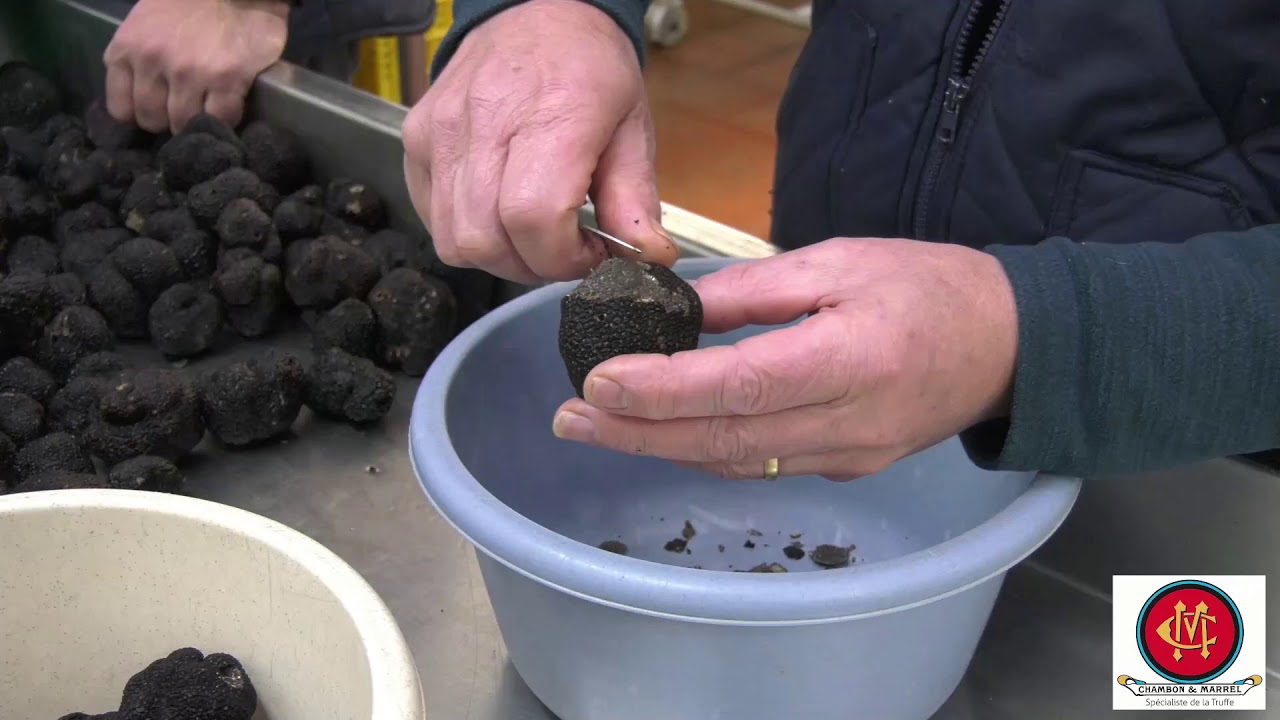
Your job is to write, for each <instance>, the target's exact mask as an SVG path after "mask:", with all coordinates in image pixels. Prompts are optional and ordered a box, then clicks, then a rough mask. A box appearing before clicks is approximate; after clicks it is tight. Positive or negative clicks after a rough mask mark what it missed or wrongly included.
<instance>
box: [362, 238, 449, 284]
mask: <svg viewBox="0 0 1280 720" xmlns="http://www.w3.org/2000/svg"><path fill="white" fill-rule="evenodd" d="M360 247H361V249H363V250H364V251H365V252H367V253H369V256H370V257H372V258H373V259H374V260H375V261H376V262H377V263H378V268H379V269H380V270H381V271H382V274H383V275H385V274H387V273H389V272H391V271H392V270H395V269H396V268H402V267H403V268H409V269H411V270H417V271H418V272H426V271H427V270H429V269H430V268H431V260H432V255H431V252H430V251H429V250H428V249H427V246H426V244H425V243H423V242H421V241H420V240H418V238H415V237H413V236H411V235H409V234H408V233H403V232H400V231H399V230H393V229H391V228H386V229H384V230H379V231H378V232H376V233H374V234H372V235H370V236H369V237H368V238H366V239H365V240H364V242H363V243H362V244H361V246H360Z"/></svg>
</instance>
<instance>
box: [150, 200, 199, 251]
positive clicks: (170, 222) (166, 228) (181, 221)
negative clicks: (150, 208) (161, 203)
mask: <svg viewBox="0 0 1280 720" xmlns="http://www.w3.org/2000/svg"><path fill="white" fill-rule="evenodd" d="M199 229H200V225H199V224H198V223H196V219H195V218H193V217H191V212H190V211H189V210H187V208H186V207H185V206H184V207H176V208H165V209H164V210H157V211H156V212H153V213H151V214H150V215H146V216H144V217H143V218H142V224H141V226H140V227H139V228H138V234H139V235H143V236H145V237H149V238H153V239H155V240H159V241H160V242H162V243H170V242H173V241H174V240H175V239H177V238H178V237H180V236H181V235H182V234H183V233H186V232H189V231H191V230H199Z"/></svg>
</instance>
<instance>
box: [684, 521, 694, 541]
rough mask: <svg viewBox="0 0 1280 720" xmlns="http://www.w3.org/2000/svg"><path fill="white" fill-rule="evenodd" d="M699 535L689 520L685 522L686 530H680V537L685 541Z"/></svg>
mask: <svg viewBox="0 0 1280 720" xmlns="http://www.w3.org/2000/svg"><path fill="white" fill-rule="evenodd" d="M697 534H698V531H697V530H696V529H694V527H693V523H691V522H689V521H688V520H685V521H684V528H683V529H681V530H680V536H681V537H683V538H684V539H685V540H692V539H693V537H694V536H695V535H697Z"/></svg>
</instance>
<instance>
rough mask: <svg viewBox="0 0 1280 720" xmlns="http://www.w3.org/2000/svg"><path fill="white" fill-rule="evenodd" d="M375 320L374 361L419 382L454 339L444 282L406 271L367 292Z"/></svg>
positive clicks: (453, 308) (453, 311)
mask: <svg viewBox="0 0 1280 720" xmlns="http://www.w3.org/2000/svg"><path fill="white" fill-rule="evenodd" d="M368 302H369V307H370V308H372V309H373V314H374V316H375V317H377V319H378V348H377V358H378V361H379V362H380V363H381V364H382V365H385V366H388V367H393V368H399V369H400V370H401V371H402V372H404V373H405V374H407V375H411V376H415V377H418V376H421V375H423V374H425V373H426V371H427V368H428V367H429V366H430V365H431V363H432V362H434V361H435V359H436V356H437V355H439V354H440V351H441V350H443V349H444V347H445V345H447V344H448V343H449V341H450V340H451V339H453V335H454V331H455V326H456V323H457V305H456V303H455V301H454V298H453V292H452V291H451V290H449V286H448V285H447V284H445V282H444V281H443V280H441V279H440V278H437V277H433V276H431V275H424V274H423V273H420V272H417V271H415V270H410V269H408V268H398V269H396V270H392V271H391V272H389V273H387V274H386V275H385V276H384V277H383V278H382V279H381V280H379V281H378V284H377V285H375V286H374V288H373V290H371V291H370V292H369V298H368Z"/></svg>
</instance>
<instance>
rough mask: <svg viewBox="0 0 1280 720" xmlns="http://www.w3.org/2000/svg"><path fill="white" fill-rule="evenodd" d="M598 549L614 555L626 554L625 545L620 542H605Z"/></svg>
mask: <svg viewBox="0 0 1280 720" xmlns="http://www.w3.org/2000/svg"><path fill="white" fill-rule="evenodd" d="M598 547H599V548H600V549H601V550H604V551H606V552H611V553H615V554H618V555H626V554H627V544H626V543H624V542H622V541H621V540H605V541H604V542H602V543H600V545H599V546H598Z"/></svg>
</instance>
